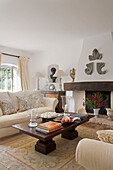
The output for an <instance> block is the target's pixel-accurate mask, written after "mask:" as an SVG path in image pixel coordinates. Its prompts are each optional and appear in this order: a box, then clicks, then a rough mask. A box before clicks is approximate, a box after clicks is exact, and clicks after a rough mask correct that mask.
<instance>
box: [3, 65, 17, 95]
mask: <svg viewBox="0 0 113 170" xmlns="http://www.w3.org/2000/svg"><path fill="white" fill-rule="evenodd" d="M18 89H19V83H18V67H17V66H15V65H12V64H2V65H1V69H0V91H4V92H5V91H9V92H16V91H18Z"/></svg>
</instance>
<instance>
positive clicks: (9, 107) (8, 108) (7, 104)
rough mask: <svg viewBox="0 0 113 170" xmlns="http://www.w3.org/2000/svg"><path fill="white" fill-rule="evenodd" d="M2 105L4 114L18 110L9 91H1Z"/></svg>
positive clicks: (0, 101)
mask: <svg viewBox="0 0 113 170" xmlns="http://www.w3.org/2000/svg"><path fill="white" fill-rule="evenodd" d="M0 106H1V109H2V112H3V114H4V115H8V114H12V113H15V112H16V109H15V107H14V105H13V103H12V101H11V99H10V97H9V95H8V93H7V92H2V93H0Z"/></svg>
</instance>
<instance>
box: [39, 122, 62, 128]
mask: <svg viewBox="0 0 113 170" xmlns="http://www.w3.org/2000/svg"><path fill="white" fill-rule="evenodd" d="M59 126H62V124H61V123H57V122H52V121H49V122H45V123H41V124H39V125H38V128H42V129H46V130H53V129H55V128H58V127H59Z"/></svg>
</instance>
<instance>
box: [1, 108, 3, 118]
mask: <svg viewBox="0 0 113 170" xmlns="http://www.w3.org/2000/svg"><path fill="white" fill-rule="evenodd" d="M2 115H3V112H2V109H1V107H0V116H2Z"/></svg>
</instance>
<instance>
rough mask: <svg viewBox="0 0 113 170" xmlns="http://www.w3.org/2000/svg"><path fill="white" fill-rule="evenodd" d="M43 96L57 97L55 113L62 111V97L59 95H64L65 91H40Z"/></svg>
mask: <svg viewBox="0 0 113 170" xmlns="http://www.w3.org/2000/svg"><path fill="white" fill-rule="evenodd" d="M41 93H42V94H43V95H44V97H52V98H57V99H58V104H57V106H56V109H55V111H56V112H57V113H62V112H63V111H64V110H63V109H62V99H61V96H65V91H41Z"/></svg>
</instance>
